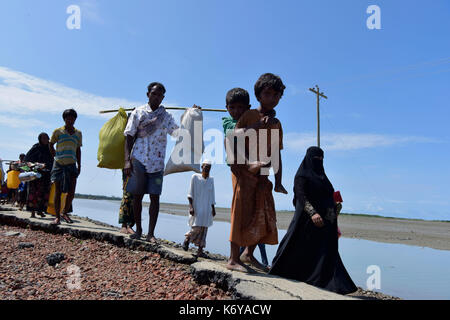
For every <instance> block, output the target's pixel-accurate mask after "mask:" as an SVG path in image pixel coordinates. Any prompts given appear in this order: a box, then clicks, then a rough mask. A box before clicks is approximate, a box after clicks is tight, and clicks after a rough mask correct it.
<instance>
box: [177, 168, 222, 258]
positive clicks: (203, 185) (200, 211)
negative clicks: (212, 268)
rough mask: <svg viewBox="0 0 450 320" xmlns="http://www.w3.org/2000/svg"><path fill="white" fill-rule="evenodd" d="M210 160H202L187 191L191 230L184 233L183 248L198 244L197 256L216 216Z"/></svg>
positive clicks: (200, 254)
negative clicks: (200, 168)
mask: <svg viewBox="0 0 450 320" xmlns="http://www.w3.org/2000/svg"><path fill="white" fill-rule="evenodd" d="M210 170H211V162H210V161H209V160H204V161H203V163H202V173H201V174H199V173H195V174H194V175H192V178H191V185H190V188H189V193H188V200H189V215H190V217H189V226H190V227H191V230H190V231H189V232H188V233H186V234H185V236H186V239H185V240H184V243H183V249H184V250H185V251H187V250H188V247H189V243H190V242H192V243H193V244H195V245H196V246H198V251H197V257H200V256H202V255H203V248H204V247H205V246H206V234H207V232H208V227H210V226H212V224H213V217H215V216H216V209H215V208H214V205H215V203H216V202H215V195H214V179H213V178H212V177H210V176H209V172H210Z"/></svg>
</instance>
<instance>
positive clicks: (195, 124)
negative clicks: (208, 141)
mask: <svg viewBox="0 0 450 320" xmlns="http://www.w3.org/2000/svg"><path fill="white" fill-rule="evenodd" d="M180 122H181V126H180V129H179V130H178V138H177V142H176V144H175V147H174V149H173V151H172V154H171V155H170V158H169V161H167V164H166V169H165V170H164V175H168V174H171V173H176V172H185V171H195V172H198V173H200V172H201V170H200V159H201V157H202V154H203V149H204V144H203V114H202V110H201V109H199V108H189V109H186V111H185V112H184V113H183V115H182V116H181V121H180Z"/></svg>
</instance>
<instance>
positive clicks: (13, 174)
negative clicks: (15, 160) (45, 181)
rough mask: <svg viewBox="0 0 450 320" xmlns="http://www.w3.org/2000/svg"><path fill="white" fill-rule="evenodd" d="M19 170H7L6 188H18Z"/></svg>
mask: <svg viewBox="0 0 450 320" xmlns="http://www.w3.org/2000/svg"><path fill="white" fill-rule="evenodd" d="M19 174H20V171H16V170H11V171H10V172H8V176H7V187H8V189H17V188H19V184H20V180H19Z"/></svg>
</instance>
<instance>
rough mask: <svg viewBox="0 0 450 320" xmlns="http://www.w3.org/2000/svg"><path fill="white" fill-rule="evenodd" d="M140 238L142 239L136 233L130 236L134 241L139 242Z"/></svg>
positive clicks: (140, 235)
mask: <svg viewBox="0 0 450 320" xmlns="http://www.w3.org/2000/svg"><path fill="white" fill-rule="evenodd" d="M141 237H142V234H138V233H137V232H135V233H134V234H132V235H130V239H134V240H141Z"/></svg>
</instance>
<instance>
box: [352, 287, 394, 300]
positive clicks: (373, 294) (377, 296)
mask: <svg viewBox="0 0 450 320" xmlns="http://www.w3.org/2000/svg"><path fill="white" fill-rule="evenodd" d="M349 296H351V297H355V298H359V299H362V300H402V299H401V298H398V297H393V296H390V295H387V294H384V293H381V292H377V291H371V290H364V289H363V288H360V287H358V291H356V292H354V293H352V294H349Z"/></svg>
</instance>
